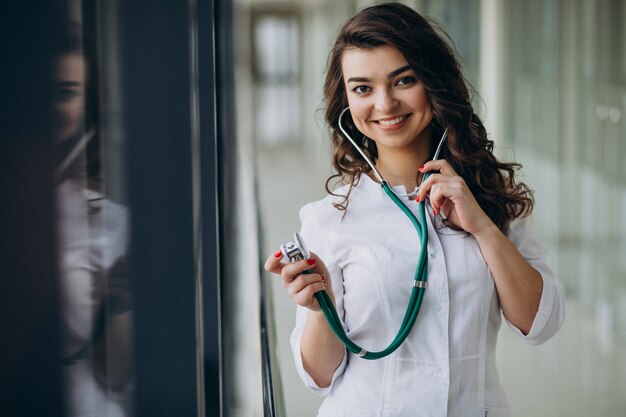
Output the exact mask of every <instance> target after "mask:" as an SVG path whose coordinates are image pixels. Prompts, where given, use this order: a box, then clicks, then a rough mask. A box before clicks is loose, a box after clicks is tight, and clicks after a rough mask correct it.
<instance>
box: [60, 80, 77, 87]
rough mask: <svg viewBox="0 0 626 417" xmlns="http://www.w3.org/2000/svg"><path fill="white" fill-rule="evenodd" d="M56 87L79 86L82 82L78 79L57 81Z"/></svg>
mask: <svg viewBox="0 0 626 417" xmlns="http://www.w3.org/2000/svg"><path fill="white" fill-rule="evenodd" d="M56 85H57V87H80V86H81V85H82V83H80V82H78V81H58V82H57V83H56Z"/></svg>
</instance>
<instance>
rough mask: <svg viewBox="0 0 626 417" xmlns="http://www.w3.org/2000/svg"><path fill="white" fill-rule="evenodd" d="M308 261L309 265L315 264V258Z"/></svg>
mask: <svg viewBox="0 0 626 417" xmlns="http://www.w3.org/2000/svg"><path fill="white" fill-rule="evenodd" d="M306 263H308V264H309V265H315V259H307V260H306Z"/></svg>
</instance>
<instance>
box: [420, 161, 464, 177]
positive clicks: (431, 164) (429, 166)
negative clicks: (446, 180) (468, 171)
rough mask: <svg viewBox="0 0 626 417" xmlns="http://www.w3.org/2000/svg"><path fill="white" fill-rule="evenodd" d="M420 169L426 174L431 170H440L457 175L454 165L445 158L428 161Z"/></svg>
mask: <svg viewBox="0 0 626 417" xmlns="http://www.w3.org/2000/svg"><path fill="white" fill-rule="evenodd" d="M419 171H420V172H421V173H423V174H426V173H428V172H431V171H439V172H440V173H442V174H443V175H457V173H456V171H455V170H454V168H452V165H450V163H449V162H448V161H446V160H445V159H436V160H434V161H428V162H426V163H425V164H424V165H422V166H421V167H420V168H419Z"/></svg>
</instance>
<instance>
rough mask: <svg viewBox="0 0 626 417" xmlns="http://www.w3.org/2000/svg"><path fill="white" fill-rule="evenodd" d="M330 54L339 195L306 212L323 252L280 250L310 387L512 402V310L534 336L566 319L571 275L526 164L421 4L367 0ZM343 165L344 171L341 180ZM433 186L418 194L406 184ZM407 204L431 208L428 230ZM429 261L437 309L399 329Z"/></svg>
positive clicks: (384, 400)
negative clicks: (500, 343)
mask: <svg viewBox="0 0 626 417" xmlns="http://www.w3.org/2000/svg"><path fill="white" fill-rule="evenodd" d="M328 63H329V64H328V65H329V66H328V71H327V76H326V82H325V85H324V103H325V105H326V122H327V124H328V125H329V126H330V130H331V135H332V152H333V163H334V168H335V170H336V174H335V175H333V176H331V178H329V180H328V181H327V187H328V191H329V195H328V196H327V197H326V198H324V199H322V200H319V201H316V202H313V203H310V204H307V205H305V206H304V207H303V208H302V210H301V211H300V219H301V221H302V228H301V235H302V238H303V240H304V242H306V245H307V247H308V248H309V249H310V250H311V252H310V258H309V259H306V260H305V259H303V260H300V261H296V262H293V263H287V262H283V261H282V256H281V253H280V252H277V253H275V254H273V255H270V256H269V257H268V259H267V261H266V263H265V268H266V270H267V271H269V272H272V273H275V274H277V275H280V277H281V281H282V285H283V287H284V288H286V289H287V293H288V294H289V296H291V298H292V299H293V300H294V302H295V303H296V305H297V316H296V326H295V329H294V330H293V333H292V336H291V347H292V350H293V354H294V359H295V363H296V368H297V370H298V373H299V375H300V377H301V379H302V380H303V382H304V383H305V385H306V386H307V387H309V388H310V389H311V390H312V391H314V392H315V393H317V394H318V395H321V396H325V397H326V399H325V401H324V403H323V404H322V406H321V408H320V410H319V414H318V416H320V417H325V416H329V417H330V416H338V415H341V416H344V417H351V416H354V417H356V416H359V417H374V416H381V415H393V416H400V417H404V416H406V417H408V416H416V415H417V416H426V415H428V416H430V415H447V416H458V417H461V416H467V415H490V416H509V415H510V413H509V410H508V404H507V399H506V395H505V394H504V389H503V386H502V384H501V383H500V381H499V377H498V372H497V368H496V360H495V347H496V339H497V334H498V330H499V328H500V325H501V321H502V317H504V318H505V319H506V322H507V323H508V325H509V326H510V327H511V328H512V330H513V332H514V333H515V334H517V335H518V336H519V337H520V338H522V339H523V340H525V341H526V342H527V343H529V344H539V343H543V342H545V341H546V340H548V339H549V338H551V337H552V336H553V335H554V334H555V333H556V332H557V331H558V329H559V328H560V326H561V323H562V321H563V295H562V291H561V288H560V286H559V284H558V282H557V281H556V280H555V278H554V276H553V274H552V272H551V270H550V269H549V268H548V266H547V264H546V255H545V250H544V249H543V248H542V246H541V245H540V244H539V242H538V241H537V240H535V239H534V237H533V236H532V235H531V233H530V232H529V230H528V227H527V223H528V222H527V217H528V216H529V215H530V213H531V211H532V207H533V200H532V193H531V191H530V190H529V189H528V188H527V187H526V186H525V185H524V184H520V183H517V181H516V177H515V173H516V172H515V171H516V169H517V168H519V165H518V164H515V163H507V162H501V161H499V160H498V159H497V158H496V157H495V156H494V154H493V142H492V141H491V140H489V139H488V138H487V133H486V130H485V128H484V126H483V123H482V121H481V119H480V118H479V117H478V116H477V115H476V113H475V112H474V110H473V107H472V105H471V101H470V94H469V89H468V87H467V84H466V82H465V79H464V78H463V75H462V73H461V68H460V64H459V62H458V60H457V58H456V55H455V53H454V51H453V50H452V48H451V47H450V46H448V44H447V43H446V42H445V41H444V36H442V34H441V33H440V32H439V31H438V30H436V29H435V27H434V26H432V25H431V24H430V23H429V22H428V21H427V20H426V19H424V18H423V17H422V16H421V15H419V14H418V13H416V12H415V11H413V10H412V9H410V8H409V7H407V6H404V5H402V4H397V3H388V4H382V5H378V6H373V7H369V8H366V9H364V10H362V11H361V12H359V13H357V14H356V15H355V16H354V17H353V18H351V19H350V20H348V22H347V23H346V24H345V25H344V26H343V28H342V29H341V31H340V33H339V36H338V37H337V40H336V42H335V45H334V47H333V49H332V51H331V53H330V57H329V61H328ZM344 125H345V126H346V127H345V129H344V128H343V126H344ZM446 133H447V137H448V139H447V141H445V142H444V141H443V139H440V138H445V137H446ZM348 136H350V137H351V138H356V139H355V140H354V142H352V139H349V138H348ZM440 142H442V143H443V146H442V147H441V153H440V155H441V159H437V158H436V157H437V155H439V153H438V146H437V144H438V143H440ZM368 160H371V161H372V162H373V166H371V167H370V165H369V161H368ZM377 171H378V172H377ZM383 177H384V178H385V180H384V181H383V180H382V178H383ZM333 178H339V179H340V182H341V184H340V186H339V187H338V188H336V189H333V190H330V189H329V181H331V180H332V179H333ZM379 181H380V182H379ZM417 184H420V186H419V189H418V191H417V192H416V193H414V194H411V196H414V198H412V197H411V198H410V197H409V195H402V193H403V191H408V190H412V189H414V188H415V187H416V185H417ZM381 185H382V188H381ZM389 187H390V188H391V189H392V190H393V191H394V194H395V196H392V194H391V193H390V192H389V193H387V189H388V188H389ZM388 196H389V197H391V199H392V200H394V203H396V201H398V202H397V203H396V204H397V205H398V207H400V208H402V211H400V210H398V209H397V207H396V206H395V205H394V204H392V203H391V202H390V200H389V199H388V198H387V197H388ZM424 210H426V211H427V214H424ZM402 212H404V214H407V216H409V217H412V216H415V217H417V216H420V220H419V228H418V230H421V232H420V233H419V235H420V240H421V239H422V236H425V235H426V234H427V236H428V237H427V238H426V239H424V241H420V240H418V239H416V236H415V233H414V231H413V229H412V228H411V227H410V223H409V222H408V221H407V219H406V218H405V216H403V214H402ZM416 222H417V220H416ZM414 224H415V223H414ZM426 231H427V233H426ZM426 253H427V255H426ZM422 254H423V256H422ZM426 258H428V260H427V262H423V261H424V260H425V259H426ZM422 265H426V266H424V267H422ZM416 268H417V270H418V271H419V272H424V273H425V274H427V276H428V288H427V289H426V290H425V296H424V298H423V304H422V309H421V311H420V313H419V318H418V320H417V322H416V323H415V326H413V327H412V329H411V330H410V331H409V330H407V331H406V334H408V336H407V337H406V339H398V337H397V336H396V338H395V339H394V335H396V333H397V332H398V328H401V329H404V328H405V325H406V323H407V322H409V321H411V320H413V315H411V317H410V318H409V315H408V314H406V313H405V312H406V311H409V310H412V306H413V305H415V301H414V298H413V297H412V296H411V294H412V293H413V289H414V288H417V287H418V286H419V288H420V289H424V288H425V287H426V285H425V282H426V281H425V279H424V280H419V281H418V280H417V279H416V281H415V282H412V280H411V277H412V276H413V271H416ZM320 291H325V293H322V294H324V295H323V296H322V297H321V298H318V293H319V292H320ZM318 300H320V301H319V302H318ZM329 300H330V301H332V302H333V303H334V305H335V309H336V313H334V315H333V317H331V318H330V319H328V315H326V319H328V321H329V322H331V324H330V326H329V324H328V323H327V321H326V319H325V316H324V314H322V310H323V312H324V313H326V311H327V310H328V308H327V303H328V302H330V301H329ZM420 302H421V301H420ZM407 304H408V306H409V307H408V310H407ZM337 327H339V328H340V329H341V328H343V331H344V332H345V335H346V336H347V339H346V338H344V337H342V335H341V331H339V332H338V331H337ZM336 333H337V334H338V335H339V338H338V337H337V336H335V334H336ZM401 333H403V335H404V334H405V332H404V331H401ZM340 339H341V340H340ZM392 339H393V342H392V344H394V345H395V341H396V340H404V342H403V343H402V344H401V345H400V346H399V347H397V350H395V351H394V352H393V354H390V355H388V356H383V355H374V356H372V355H369V354H368V353H372V352H378V351H381V350H382V349H383V348H385V347H386V346H388V345H390V341H391V340H392ZM350 341H352V342H353V344H356V345H358V347H361V346H363V348H361V349H360V351H359V350H358V349H356V350H355V349H354V347H353V346H352V345H351V344H350V343H349V342H350ZM342 342H343V343H342ZM344 343H345V347H344ZM385 350H386V349H385ZM367 359H376V360H367ZM415 387H419V389H415Z"/></svg>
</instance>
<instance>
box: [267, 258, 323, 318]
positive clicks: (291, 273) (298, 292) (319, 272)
mask: <svg viewBox="0 0 626 417" xmlns="http://www.w3.org/2000/svg"><path fill="white" fill-rule="evenodd" d="M282 256H283V255H282V253H281V251H276V252H275V253H274V254H273V255H271V256H270V257H269V258H267V260H266V261H265V270H266V271H268V272H272V273H274V274H277V275H280V277H281V279H282V285H283V288H286V289H287V293H288V294H289V295H290V296H291V298H293V300H294V301H295V302H296V304H297V305H299V306H302V307H306V308H308V309H309V310H311V311H320V310H321V308H320V305H319V303H318V302H317V299H316V298H315V293H316V292H318V291H322V290H326V291H327V292H328V295H329V296H330V298H331V300H333V303H334V297H333V293H332V289H331V285H330V279H329V278H328V277H329V274H328V269H326V265H324V262H322V260H321V259H319V258H318V256H317V255H316V254H314V253H313V252H311V257H310V258H309V259H306V260H302V261H298V262H295V263H287V262H281V259H282ZM307 270H308V271H310V273H308V274H305V273H304V271H307Z"/></svg>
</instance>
